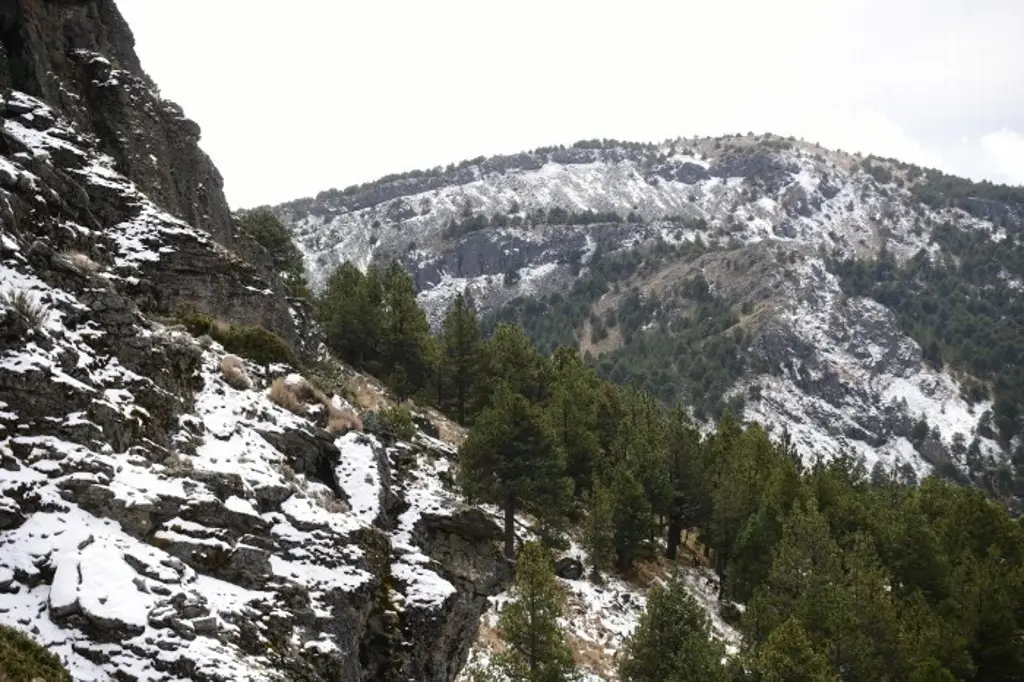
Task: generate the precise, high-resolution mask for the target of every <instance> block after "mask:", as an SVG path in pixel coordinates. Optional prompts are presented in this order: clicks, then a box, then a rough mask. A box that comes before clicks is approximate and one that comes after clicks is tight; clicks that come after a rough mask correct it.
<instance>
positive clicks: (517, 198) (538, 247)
mask: <svg viewBox="0 0 1024 682" xmlns="http://www.w3.org/2000/svg"><path fill="white" fill-rule="evenodd" d="M272 210H274V211H275V212H276V213H277V214H278V215H279V216H280V217H281V218H282V220H283V221H284V222H285V223H286V224H287V225H288V226H289V227H290V229H291V230H292V232H293V235H294V237H295V240H296V242H297V245H298V246H299V249H300V250H301V251H303V253H304V256H305V258H306V261H307V266H308V268H309V270H310V277H311V282H312V283H313V285H314V287H318V286H320V285H321V284H322V282H323V279H324V278H325V277H326V275H327V274H328V273H329V272H330V271H331V269H332V267H333V266H334V264H336V263H340V262H342V261H346V260H347V261H352V262H355V263H357V264H358V265H360V266H361V267H365V266H366V265H367V264H368V263H370V262H371V261H373V260H389V259H391V258H397V259H398V260H400V261H401V262H403V264H405V266H406V267H407V268H408V269H409V271H410V272H411V273H412V274H413V277H414V279H415V281H416V285H417V288H418V290H419V297H420V301H421V303H422V304H423V305H424V306H425V308H426V309H427V310H428V313H429V314H430V317H431V319H432V320H433V321H434V323H435V324H436V323H437V321H438V320H439V318H440V315H441V314H442V313H443V311H444V309H445V308H446V306H447V304H448V302H449V301H450V300H451V299H452V297H453V296H454V295H455V294H456V293H460V292H463V291H468V292H469V293H470V294H471V295H472V297H473V299H474V301H475V302H476V303H477V305H478V307H479V308H480V310H481V312H482V313H483V314H484V316H485V319H486V318H488V317H489V318H490V319H491V320H493V321H499V320H500V321H513V322H519V323H521V324H524V325H525V326H526V327H527V329H528V330H529V331H530V332H531V334H532V336H533V338H534V340H535V341H537V342H539V343H540V345H541V347H542V348H544V347H547V348H548V349H550V346H548V345H546V344H555V343H556V342H560V343H562V344H565V343H571V345H575V346H577V347H579V348H580V351H581V352H583V353H586V352H587V351H590V352H591V356H592V358H593V361H594V362H595V364H596V366H598V367H599V368H600V367H602V366H604V367H605V369H604V370H603V371H602V374H603V376H605V377H606V378H608V377H609V376H612V374H613V373H614V372H615V371H616V370H615V367H614V364H608V363H609V362H611V360H613V359H614V360H615V364H618V365H620V366H621V367H626V365H627V364H628V365H629V368H628V371H627V370H626V369H622V370H620V371H619V372H618V375H619V376H620V378H628V380H629V382H639V384H640V385H642V386H643V387H644V388H646V389H648V390H651V391H652V392H654V393H655V394H659V393H660V394H662V395H663V396H666V397H667V398H668V401H669V402H673V401H674V400H677V399H679V397H680V394H682V395H683V396H686V395H690V396H691V397H692V396H693V395H695V394H696V393H695V392H703V393H707V391H708V390H709V388H710V389H711V392H712V393H713V394H715V395H717V396H718V397H717V398H715V400H714V402H715V405H714V406H713V407H714V409H713V410H712V412H716V411H717V410H718V409H720V405H721V404H723V403H724V402H725V401H726V400H728V399H730V398H732V399H735V398H737V397H741V398H743V400H742V402H743V405H742V408H743V409H745V410H746V411H747V417H748V418H751V419H757V420H764V421H765V422H766V423H767V424H768V425H769V426H770V427H774V428H775V429H776V430H778V431H779V432H781V431H782V430H785V431H787V432H789V433H790V434H796V437H797V438H798V441H799V442H798V444H799V445H800V446H802V448H801V449H802V450H803V451H805V452H809V453H819V454H824V455H826V456H835V455H836V454H838V453H839V452H840V451H847V450H852V451H853V452H856V453H858V454H860V455H862V456H864V457H865V458H866V459H867V461H868V464H869V466H870V465H872V464H873V463H874V462H876V461H882V462H883V464H884V465H885V466H886V467H888V468H899V467H903V466H909V467H910V469H912V470H913V476H915V477H919V476H921V475H924V474H925V473H927V472H928V471H931V470H933V469H935V468H936V467H939V468H940V469H943V470H945V471H946V474H947V475H950V476H954V477H966V476H971V475H972V474H971V473H970V472H969V471H968V469H969V467H968V466H967V464H966V462H965V459H964V453H963V450H964V448H963V447H961V446H960V441H961V439H963V440H966V442H967V443H971V444H973V445H974V446H975V450H980V451H981V452H982V459H985V460H987V462H988V466H992V467H999V466H1004V465H1005V466H1010V465H1011V464H1010V460H1011V455H1012V453H1013V452H1014V450H1015V449H1016V448H1018V447H1019V438H1018V436H1017V435H1016V434H1017V433H1018V432H1019V429H1013V430H1011V431H1009V432H1007V433H1009V435H1008V436H1006V437H1004V438H1001V439H1000V438H996V437H994V436H993V437H988V436H989V435H992V432H991V429H990V428H989V427H988V426H987V425H986V424H987V420H988V419H990V416H988V415H990V411H991V409H992V407H993V405H992V402H991V399H990V398H991V396H988V398H989V399H988V400H987V401H986V400H966V399H965V398H964V397H963V396H967V395H969V394H972V393H971V391H970V390H968V389H967V388H965V386H967V387H970V386H976V385H977V384H978V383H982V384H985V383H986V382H988V385H989V386H991V385H992V383H991V382H992V381H993V379H992V378H991V377H971V376H970V374H971V373H970V371H967V368H966V367H964V366H962V363H958V362H953V360H952V358H951V360H950V363H946V366H945V368H943V367H942V366H941V363H940V365H939V366H938V367H934V366H933V365H934V364H935V363H934V362H932V363H931V364H929V363H928V362H926V361H925V354H924V352H923V351H922V344H921V343H919V342H918V341H917V340H915V339H914V338H912V335H911V334H910V330H909V329H908V328H907V325H906V320H905V318H904V317H900V316H898V315H895V314H894V313H893V312H892V310H890V309H889V308H888V307H886V306H884V305H882V304H880V303H878V301H876V300H874V299H870V298H864V297H863V296H858V295H856V293H855V292H853V291H852V290H851V289H850V283H849V282H848V281H847V280H846V279H844V278H842V277H838V276H836V274H835V273H836V272H840V271H841V270H842V268H840V266H839V265H838V264H839V263H841V262H844V261H853V262H865V263H868V262H876V261H878V260H879V259H880V258H891V259H892V260H893V262H894V263H895V265H896V267H897V268H899V267H903V266H904V265H905V264H906V263H908V262H910V261H911V259H912V258H913V257H914V256H915V255H917V254H924V255H925V256H926V257H928V258H930V259H934V260H936V262H940V261H941V259H942V258H944V257H946V255H952V256H953V257H954V260H955V258H956V257H958V254H956V253H950V248H951V247H950V246H949V240H948V239H946V240H945V243H944V244H941V245H940V243H939V242H940V241H942V240H941V239H940V238H939V237H936V235H940V236H941V235H942V234H945V232H943V230H946V231H947V232H948V230H947V227H948V228H949V229H952V230H954V231H962V232H965V233H970V234H978V235H984V238H985V239H986V240H988V242H990V243H992V244H998V243H1000V242H1003V240H1007V238H1008V237H1009V239H1010V241H1009V242H1006V243H1011V242H1012V243H1016V242H1015V236H1016V235H1017V234H1018V233H1019V231H1020V230H1021V227H1022V225H1024V189H1022V188H1014V187H1007V186H999V185H993V184H991V183H984V182H983V183H971V182H969V181H965V180H963V179H960V178H955V177H953V176H948V175H946V174H943V173H940V172H938V171H934V170H925V169H921V168H918V167H916V166H913V165H910V164H904V163H901V162H898V161H895V160H887V159H879V158H876V157H860V156H857V155H849V154H845V153H842V152H835V151H830V150H826V149H824V148H821V147H818V146H816V145H811V144H808V143H803V142H800V141H796V140H789V139H785V138H780V137H777V136H771V135H765V136H750V135H748V136H730V137H723V138H702V139H697V140H692V141H691V140H676V141H668V142H666V143H657V144H653V143H652V144H631V143H620V142H615V141H583V142H578V143H576V144H575V145H573V146H571V147H548V148H542V149H540V150H534V151H533V152H524V153H521V154H514V155H504V156H499V157H491V158H489V159H481V158H477V159H473V160H470V161H466V162H462V163H460V164H452V165H449V166H448V167H447V168H444V169H440V168H435V169H431V170H428V171H414V172H411V173H407V174H397V175H391V176H385V177H384V178H382V179H380V180H378V181H374V182H371V183H366V184H363V185H357V186H352V187H349V188H346V189H345V190H331V191H328V192H322V193H320V194H319V195H317V197H314V198H306V199H302V200H297V201H294V202H289V203H286V204H282V205H279V206H276V207H272ZM937 240H938V241H937ZM595 254H598V260H597V261H596V262H595V260H594V258H595ZM605 261H608V263H605ZM612 261H615V262H612ZM620 261H621V262H620ZM595 273H597V276H595ZM694 277H699V278H700V279H703V280H704V281H706V282H707V286H708V291H709V293H710V295H711V297H712V299H714V300H716V301H719V303H720V304H721V306H720V307H725V308H727V309H728V311H725V312H722V315H723V316H724V317H723V318H722V320H723V321H722V324H723V325H724V327H723V328H722V329H721V330H718V331H717V332H716V333H715V334H713V335H711V336H707V337H706V338H715V339H723V340H728V339H730V337H735V338H737V339H740V341H739V342H737V343H733V342H732V341H731V340H730V341H729V343H726V346H730V347H733V346H735V348H733V349H732V350H729V349H726V354H727V355H728V354H729V353H732V352H733V351H735V352H736V353H737V354H742V355H744V356H745V357H746V358H748V360H744V361H743V362H737V363H736V364H737V365H743V367H742V369H740V370H735V371H734V370H732V369H728V367H727V368H726V374H729V375H730V376H729V378H728V380H725V379H722V378H721V377H718V376H717V375H716V377H715V378H714V379H711V380H709V379H707V377H708V375H709V372H710V371H709V370H706V368H704V369H701V368H697V369H694V367H693V366H686V367H681V368H677V370H673V371H672V372H668V373H666V372H663V371H662V372H661V373H660V374H659V371H660V370H661V369H662V368H664V367H667V366H669V365H671V364H673V363H675V364H680V363H678V362H677V361H676V357H677V354H678V352H681V351H684V350H685V351H686V352H690V351H692V350H694V348H696V346H695V345H694V343H695V341H694V340H693V339H692V338H691V340H690V341H687V344H689V345H687V344H683V345H679V344H678V343H675V344H674V345H673V342H672V339H676V338H678V336H679V334H680V333H682V334H683V335H684V336H685V337H687V338H690V337H693V334H694V333H695V332H692V331H691V332H687V331H685V329H692V328H693V325H691V324H690V323H689V322H686V319H687V314H692V312H693V311H694V310H695V309H696V306H697V304H698V303H699V302H698V301H695V300H694V299H693V298H692V297H689V296H688V295H687V294H686V293H685V291H683V290H684V289H687V287H689V286H690V285H688V284H687V282H689V281H690V280H692V279H693V278H694ZM994 277H995V278H997V279H998V278H1001V279H1002V280H1003V281H1004V282H1005V283H1006V286H1009V287H1013V286H1014V285H1015V283H1016V284H1017V285H1019V283H1020V281H1021V280H1020V279H1019V276H1017V275H1014V274H1013V273H1012V272H1009V271H1005V272H1003V271H1000V272H999V273H996V274H995V275H994ZM986 286H987V284H986ZM584 287H588V288H589V289H590V291H589V292H587V291H579V290H580V289H581V288H584ZM690 288H692V287H690ZM634 290H635V291H634ZM627 294H628V295H629V301H627V302H626V303H625V304H624V303H623V301H624V296H626V295H627ZM652 295H653V296H652ZM712 299H709V301H711V300H712ZM709 304H710V303H709ZM609 310H611V311H612V312H613V313H617V314H612V313H610V312H609ZM638 311H639V312H638ZM688 311H689V312H688ZM623 314H626V315H630V314H632V316H633V319H631V320H630V322H629V328H628V329H624V328H622V327H621V325H620V326H619V328H618V329H616V328H614V326H612V325H609V324H607V323H608V322H613V324H614V321H615V319H616V317H622V315H623ZM730 315H731V316H732V317H735V318H736V319H735V320H732V319H731V317H729V316H730ZM640 318H643V319H640ZM493 321H492V324H493ZM545 325H546V326H545ZM673 325H674V326H673ZM559 326H560V327H562V328H569V329H571V330H572V334H571V335H570V334H568V333H562V332H559V331H558V330H556V329H553V327H559ZM659 328H663V329H662V331H659ZM595 330H597V332H596V333H595ZM851 330H852V331H851ZM627 336H628V338H629V339H630V343H627V344H624V343H623V342H622V339H623V338H625V337H627ZM588 337H590V338H588ZM598 337H600V338H598ZM641 337H642V338H643V339H644V340H643V343H642V344H640V345H641V346H642V345H644V344H646V345H648V346H649V345H650V344H651V343H654V344H656V345H657V344H660V345H661V346H663V347H664V348H666V349H668V348H669V347H670V346H672V347H673V348H675V350H674V351H671V350H667V351H665V352H663V353H662V354H661V355H658V356H657V357H654V356H651V357H647V358H641V360H642V361H643V363H646V364H645V365H644V368H642V371H641V374H640V375H638V374H637V369H638V366H637V362H639V360H637V357H636V356H637V354H638V352H637V351H634V350H630V349H631V348H636V347H637V346H634V345H633V344H632V341H633V340H634V339H636V338H641ZM1015 338H1016V337H1015ZM922 340H923V341H924V340H925V339H922ZM1014 343H1016V341H1015V342H1014ZM730 344H731V345H730ZM740 346H742V347H740ZM928 350H929V354H928V356H929V358H931V359H932V360H934V352H933V349H932V348H931V347H930V345H929V349H928ZM647 352H648V355H649V354H650V353H649V351H647ZM701 352H704V351H701ZM710 352H712V353H721V352H722V351H721V349H719V350H714V349H711V350H710ZM630 354H632V356H633V357H632V359H629V361H628V362H627V361H626V360H623V359H622V356H624V355H630ZM721 362H722V363H724V365H729V364H730V363H731V362H733V361H732V360H722V361H721ZM602 363H605V364H604V365H602ZM684 364H685V363H684ZM715 371H716V372H717V370H715ZM687 372H692V373H698V374H699V373H700V372H705V374H703V375H698V376H694V377H687V376H686V373H687ZM701 376H703V377H704V379H701ZM652 377H653V378H652ZM708 381H711V383H710V384H709V383H708ZM652 382H653V383H652ZM667 385H671V386H674V387H676V389H675V390H674V392H673V390H664V391H663V390H661V389H662V388H663V387H664V386H667ZM680 387H681V388H680ZM766 389H767V390H766ZM989 390H990V389H986V390H985V391H984V392H985V393H988V392H989ZM973 394H977V391H976V390H975V391H974V393H973ZM700 400H703V398H699V399H698V402H699V401H700ZM689 402H690V404H691V405H692V404H694V401H693V400H692V399H691V400H690V401H689ZM736 404H737V405H739V401H738V400H737V401H736ZM894 405H895V406H894ZM922 418H923V419H925V420H927V421H928V422H932V421H934V422H935V424H934V425H935V426H937V427H938V428H937V437H934V436H936V434H935V433H932V429H931V426H932V424H931V423H929V428H928V429H927V431H928V435H927V436H926V437H924V438H914V439H912V438H911V436H912V435H913V434H912V431H913V430H914V428H913V427H914V426H915V425H916V424H917V423H918V422H919V421H921V420H922ZM957 434H959V435H957ZM954 441H955V443H954ZM878 453H882V454H881V455H879V454H878ZM808 456H813V455H812V454H809V455H808ZM907 473H908V475H910V472H907ZM1003 492H1004V493H1006V492H1007V491H1005V490H1004V491H1003Z"/></svg>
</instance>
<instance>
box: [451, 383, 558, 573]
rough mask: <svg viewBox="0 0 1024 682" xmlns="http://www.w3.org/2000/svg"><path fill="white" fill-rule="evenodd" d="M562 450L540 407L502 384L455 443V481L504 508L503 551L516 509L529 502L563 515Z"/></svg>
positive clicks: (510, 541) (536, 509)
mask: <svg viewBox="0 0 1024 682" xmlns="http://www.w3.org/2000/svg"><path fill="white" fill-rule="evenodd" d="M564 473H565V454H564V453H563V452H562V449H561V448H560V447H559V446H558V442H557V440H556V438H555V436H554V434H553V433H552V430H551V427H550V425H549V424H548V421H547V419H545V415H544V413H543V411H542V410H541V408H539V407H537V406H536V405H533V404H531V403H530V401H529V400H527V399H526V398H525V397H524V396H522V395H520V394H518V393H514V392H513V391H512V390H511V389H509V388H508V387H507V386H506V385H504V384H500V385H499V387H498V390H497V392H496V394H495V396H494V399H493V402H492V404H491V406H490V407H488V408H486V409H485V410H484V411H483V412H481V413H480V414H479V415H477V417H476V419H475V420H474V424H473V430H472V431H471V432H470V435H469V438H467V439H466V441H465V442H464V443H463V444H462V447H461V448H459V480H460V483H461V484H462V487H463V489H464V490H465V491H466V493H467V494H469V495H470V496H472V497H473V498H474V499H476V500H481V501H484V502H490V503H493V504H497V505H500V506H501V507H502V508H503V509H504V511H505V556H506V557H508V558H509V559H511V558H512V557H513V556H514V552H515V529H514V524H515V514H516V512H517V511H518V510H519V509H520V507H527V508H528V509H529V510H530V511H531V512H532V513H534V514H535V515H536V516H538V517H540V518H542V519H548V520H555V519H558V518H559V517H561V516H562V514H563V512H564V509H565V507H566V504H567V502H568V500H569V498H570V496H571V494H572V493H571V490H572V481H571V480H570V479H568V478H566V477H565V475H564Z"/></svg>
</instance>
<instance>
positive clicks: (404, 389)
mask: <svg viewBox="0 0 1024 682" xmlns="http://www.w3.org/2000/svg"><path fill="white" fill-rule="evenodd" d="M382 291H383V300H382V303H383V312H382V316H383V325H382V348H383V352H382V354H381V355H382V357H381V364H382V367H381V370H382V373H383V377H384V379H385V381H386V382H387V383H388V385H389V386H391V388H392V389H393V390H394V391H395V392H396V393H397V394H398V397H399V398H400V399H404V398H407V397H409V396H411V395H412V394H413V393H415V392H416V391H418V390H420V389H422V388H425V387H426V386H427V385H428V384H429V382H430V378H431V372H430V367H429V343H430V323H429V322H428V321H427V315H426V313H424V312H423V308H421V307H420V305H419V302H418V301H417V300H416V289H415V287H414V285H413V281H412V277H410V276H409V273H408V272H406V271H405V268H403V267H402V265H401V264H400V263H399V262H398V261H392V263H391V266H390V267H389V268H388V270H387V273H386V274H385V275H384V280H383V289H382Z"/></svg>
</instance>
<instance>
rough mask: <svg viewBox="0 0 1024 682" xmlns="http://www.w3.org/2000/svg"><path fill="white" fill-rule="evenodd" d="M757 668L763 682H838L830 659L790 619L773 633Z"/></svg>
mask: <svg viewBox="0 0 1024 682" xmlns="http://www.w3.org/2000/svg"><path fill="white" fill-rule="evenodd" d="M754 667H755V669H756V671H757V674H758V676H759V677H758V679H760V680H762V682H839V680H840V677H839V676H838V675H836V674H835V673H834V672H833V671H832V670H831V669H830V668H829V665H828V659H827V658H826V657H825V656H824V655H822V654H821V653H819V652H817V651H815V650H814V648H813V647H812V646H811V641H810V640H809V639H808V638H807V633H806V632H804V629H803V627H802V626H801V625H800V622H799V621H798V620H796V619H795V618H790V619H789V620H787V621H786V622H785V623H783V624H782V625H781V626H779V627H778V628H776V629H775V630H773V631H772V633H771V634H770V635H769V636H768V641H766V642H765V644H764V646H763V647H761V649H760V651H758V655H757V661H756V663H755V666H754Z"/></svg>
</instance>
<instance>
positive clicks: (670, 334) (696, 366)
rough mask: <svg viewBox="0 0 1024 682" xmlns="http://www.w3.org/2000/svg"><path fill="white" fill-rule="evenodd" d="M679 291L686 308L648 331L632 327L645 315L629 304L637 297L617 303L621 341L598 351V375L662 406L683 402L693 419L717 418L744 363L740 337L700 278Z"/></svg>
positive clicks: (725, 306) (725, 310)
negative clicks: (688, 306) (683, 293)
mask: <svg viewBox="0 0 1024 682" xmlns="http://www.w3.org/2000/svg"><path fill="white" fill-rule="evenodd" d="M685 291H686V296H687V298H688V300H689V301H690V302H691V306H692V307H691V309H690V311H689V312H688V313H685V314H683V315H681V316H679V317H676V318H674V319H672V320H671V321H664V323H662V322H661V321H659V324H657V325H656V326H655V327H654V328H652V329H650V330H649V331H638V330H639V328H640V326H641V325H643V324H646V323H647V322H648V321H649V320H650V317H649V314H648V313H645V312H644V310H645V308H643V307H642V306H641V305H640V304H639V303H635V301H637V300H639V299H636V297H633V298H630V297H627V300H632V301H634V304H633V307H632V308H629V309H626V308H623V307H620V310H619V312H618V319H619V321H620V322H619V324H620V326H621V327H622V328H623V329H624V330H625V334H626V335H627V338H628V340H627V343H626V345H625V346H623V347H622V348H620V349H617V350H615V351H612V352H610V353H606V354H604V355H602V356H601V358H600V360H598V361H597V362H596V366H597V371H598V374H600V375H601V377H602V378H604V379H608V380H610V381H613V382H615V383H619V384H628V385H630V386H633V387H635V388H639V389H642V390H644V391H646V392H648V393H651V394H652V395H654V396H656V397H657V398H658V399H659V400H661V401H662V402H663V403H665V404H669V405H671V404H675V403H677V402H680V401H681V402H684V403H686V404H687V405H690V406H692V407H693V409H694V413H695V415H696V416H697V418H698V419H702V420H703V419H707V418H709V417H713V418H717V417H718V416H720V415H721V413H722V411H723V410H724V409H725V407H726V404H725V400H724V396H725V393H726V391H728V389H729V388H731V387H732V385H733V384H734V383H735V382H736V380H737V379H739V378H740V377H741V376H742V375H743V372H744V371H745V369H746V367H747V363H748V362H749V360H748V356H747V353H746V350H745V349H746V345H747V344H746V337H745V335H744V334H743V333H742V332H739V333H735V332H734V328H735V326H736V324H737V323H738V322H739V318H738V317H737V316H736V314H735V313H734V312H733V311H732V308H731V307H730V306H729V305H728V304H727V303H725V302H724V301H722V300H721V299H718V298H716V297H714V296H713V295H712V294H711V293H710V290H709V288H708V284H707V282H706V281H705V280H704V279H703V278H702V277H699V276H698V277H697V278H695V279H693V280H691V281H690V282H689V284H688V286H687V287H686V288H685ZM630 311H633V312H632V317H631V316H630V315H631V313H630ZM637 311H639V312H637ZM630 334H631V335H632V336H629V335H630Z"/></svg>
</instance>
